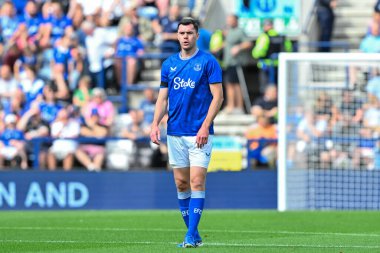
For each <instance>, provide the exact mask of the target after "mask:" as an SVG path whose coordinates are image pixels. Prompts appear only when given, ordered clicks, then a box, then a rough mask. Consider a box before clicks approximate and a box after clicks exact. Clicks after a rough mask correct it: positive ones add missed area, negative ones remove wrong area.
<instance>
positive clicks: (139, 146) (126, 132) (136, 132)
mask: <svg viewBox="0 0 380 253" xmlns="http://www.w3.org/2000/svg"><path fill="white" fill-rule="evenodd" d="M129 115H130V117H131V122H130V123H129V124H128V125H127V126H125V128H124V129H123V130H122V132H121V135H120V137H123V138H128V139H130V140H132V141H135V143H134V144H135V146H136V152H135V153H134V159H132V160H133V162H132V163H133V164H134V165H135V166H136V167H144V165H143V163H142V162H141V161H143V160H144V158H146V157H147V156H149V157H148V158H147V159H145V160H147V161H150V160H151V156H150V155H148V154H144V152H143V150H144V149H148V150H151V149H150V146H149V144H147V143H146V142H140V141H137V142H136V140H139V139H140V138H143V137H148V136H149V132H150V128H149V129H148V128H147V127H146V126H144V125H143V120H142V114H141V112H140V111H139V110H136V109H133V110H130V111H129ZM148 163H149V162H148ZM146 165H148V164H146Z"/></svg>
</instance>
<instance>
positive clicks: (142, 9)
mask: <svg viewBox="0 0 380 253" xmlns="http://www.w3.org/2000/svg"><path fill="white" fill-rule="evenodd" d="M165 1H167V0H165ZM159 2H161V3H162V2H163V1H156V0H138V1H137V3H138V5H139V8H138V12H139V16H141V17H145V18H147V19H150V20H154V19H156V18H157V17H163V16H164V15H167V10H168V9H169V4H168V5H167V6H166V7H167V8H166V9H165V10H162V11H160V10H159V9H158V6H157V3H159ZM159 5H160V4H159ZM161 7H162V6H161Z"/></svg>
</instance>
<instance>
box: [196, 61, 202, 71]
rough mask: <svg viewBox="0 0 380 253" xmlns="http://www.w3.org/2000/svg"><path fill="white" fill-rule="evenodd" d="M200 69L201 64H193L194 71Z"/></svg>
mask: <svg viewBox="0 0 380 253" xmlns="http://www.w3.org/2000/svg"><path fill="white" fill-rule="evenodd" d="M201 69H202V66H201V64H199V63H197V64H195V65H194V70H195V71H200V70H201Z"/></svg>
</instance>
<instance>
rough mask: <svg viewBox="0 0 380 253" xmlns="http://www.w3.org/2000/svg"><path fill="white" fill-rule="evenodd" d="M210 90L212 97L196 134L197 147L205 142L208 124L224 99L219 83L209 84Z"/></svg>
mask: <svg viewBox="0 0 380 253" xmlns="http://www.w3.org/2000/svg"><path fill="white" fill-rule="evenodd" d="M210 90H211V94H212V97H213V98H212V101H211V104H210V107H209V109H208V112H207V116H206V118H205V120H204V121H203V124H202V126H201V128H200V129H199V131H198V134H197V140H196V142H197V146H198V147H199V148H201V147H203V145H205V144H206V143H207V139H208V136H209V129H210V126H211V124H212V122H213V121H214V119H215V117H216V115H217V114H218V112H219V109H220V107H221V106H222V103H223V99H224V98H223V88H222V84H221V83H214V84H210Z"/></svg>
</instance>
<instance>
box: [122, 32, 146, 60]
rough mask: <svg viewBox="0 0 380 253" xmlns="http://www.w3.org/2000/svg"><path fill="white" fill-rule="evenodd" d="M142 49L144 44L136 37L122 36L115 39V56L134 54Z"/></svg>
mask: <svg viewBox="0 0 380 253" xmlns="http://www.w3.org/2000/svg"><path fill="white" fill-rule="evenodd" d="M143 49H144V45H143V44H142V42H141V41H140V40H139V39H138V38H137V37H129V38H128V37H123V38H120V39H119V40H118V41H117V44H116V56H118V57H123V56H136V53H137V52H138V51H139V50H143Z"/></svg>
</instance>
